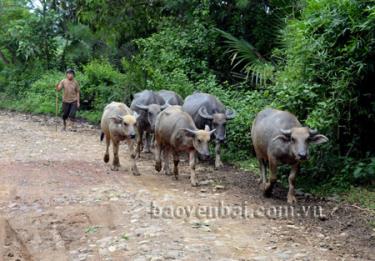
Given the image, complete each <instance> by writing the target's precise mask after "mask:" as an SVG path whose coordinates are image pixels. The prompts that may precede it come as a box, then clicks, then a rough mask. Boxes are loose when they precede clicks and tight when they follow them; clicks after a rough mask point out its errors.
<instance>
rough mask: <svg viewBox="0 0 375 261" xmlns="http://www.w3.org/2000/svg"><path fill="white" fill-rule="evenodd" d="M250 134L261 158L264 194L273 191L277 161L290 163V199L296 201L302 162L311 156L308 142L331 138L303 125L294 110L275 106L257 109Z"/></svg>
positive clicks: (267, 194) (260, 165)
mask: <svg viewBox="0 0 375 261" xmlns="http://www.w3.org/2000/svg"><path fill="white" fill-rule="evenodd" d="M251 138H252V141H253V146H254V149H255V153H256V157H257V159H258V161H259V167H260V172H261V176H262V189H263V192H264V195H265V196H270V195H271V193H272V188H273V186H274V184H275V182H276V180H277V175H276V174H277V164H278V163H281V164H288V165H291V166H292V170H291V172H290V174H289V178H288V181H289V192H288V203H290V204H292V203H296V202H297V200H296V197H295V195H294V186H295V177H296V174H297V172H298V170H299V164H300V162H301V161H304V160H307V159H308V156H309V153H308V147H309V144H320V143H324V142H327V141H328V138H327V137H326V136H324V135H322V134H319V133H318V132H317V131H316V130H312V129H310V128H308V127H302V125H301V123H300V122H299V121H298V119H297V118H296V116H294V115H293V114H291V113H289V112H286V111H279V110H274V109H265V110H263V111H261V112H259V113H258V115H257V117H256V118H255V120H254V123H253V126H252V129H251ZM267 163H268V165H269V168H270V172H271V175H270V178H269V182H266V172H267Z"/></svg>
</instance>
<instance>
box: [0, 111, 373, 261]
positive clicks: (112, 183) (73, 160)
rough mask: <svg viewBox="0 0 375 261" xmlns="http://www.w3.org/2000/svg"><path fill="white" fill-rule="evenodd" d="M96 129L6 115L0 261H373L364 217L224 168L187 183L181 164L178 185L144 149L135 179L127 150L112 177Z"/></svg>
mask: <svg viewBox="0 0 375 261" xmlns="http://www.w3.org/2000/svg"><path fill="white" fill-rule="evenodd" d="M98 134H99V132H98V130H96V129H95V128H93V127H92V126H90V125H87V124H80V126H79V131H78V132H76V133H72V132H66V133H62V132H60V131H58V132H56V131H55V126H54V119H51V118H47V117H41V116H30V115H26V114H17V113H9V112H0V213H1V218H0V260H46V261H47V260H48V261H50V260H56V261H58V260H138V261H140V260H375V253H374V246H375V232H374V230H373V229H372V228H371V227H370V226H369V225H368V221H369V219H371V218H373V217H371V216H370V215H369V213H367V212H365V211H361V210H359V209H356V208H353V207H350V206H348V205H345V204H339V203H336V202H331V201H329V202H327V201H322V200H317V199H313V198H306V197H302V196H300V197H299V203H298V205H296V206H295V207H294V208H290V207H289V206H287V205H286V202H285V196H286V192H285V191H284V190H283V189H282V188H277V189H276V191H275V197H274V198H271V199H264V198H263V197H262V196H261V193H260V192H259V189H258V183H257V181H256V178H255V176H254V175H252V174H251V173H246V172H242V171H239V170H237V169H234V168H231V167H228V166H227V167H225V168H224V169H222V170H220V171H214V170H213V168H212V166H210V165H206V164H200V165H199V167H198V168H197V173H198V177H199V180H200V183H201V185H200V186H199V187H197V188H192V187H191V186H190V184H189V180H188V177H189V176H188V173H189V172H188V167H187V163H186V162H184V161H183V162H182V163H181V167H182V168H181V171H180V173H181V177H180V179H179V180H178V181H176V180H173V179H172V178H171V177H167V176H164V175H162V174H156V172H155V170H154V168H153V161H152V156H151V155H145V154H142V158H141V159H140V161H139V170H140V172H141V174H142V175H141V176H139V177H135V176H132V175H130V174H129V171H128V164H127V161H128V153H127V150H126V148H125V146H123V145H122V147H121V154H120V161H121V163H122V167H121V169H120V171H119V172H111V171H110V168H109V166H108V165H105V164H104V163H103V161H102V157H103V153H104V144H101V143H100V142H99V136H98ZM199 209H201V210H199ZM199 211H200V212H199ZM215 211H217V212H215ZM220 211H221V212H220ZM225 211H227V212H225ZM245 211H246V213H245ZM198 212H199V213H198ZM280 213H281V214H280ZM285 213H287V214H285Z"/></svg>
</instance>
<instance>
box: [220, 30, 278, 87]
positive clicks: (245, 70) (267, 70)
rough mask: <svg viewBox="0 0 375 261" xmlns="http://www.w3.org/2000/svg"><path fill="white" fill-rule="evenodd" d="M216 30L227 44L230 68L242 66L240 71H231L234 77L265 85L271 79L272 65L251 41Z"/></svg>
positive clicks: (273, 68) (226, 52) (273, 69)
mask: <svg viewBox="0 0 375 261" xmlns="http://www.w3.org/2000/svg"><path fill="white" fill-rule="evenodd" d="M216 30H217V31H218V32H219V33H220V34H221V35H222V36H223V37H224V39H225V40H224V43H225V44H226V45H227V49H226V51H225V54H228V55H229V56H230V61H231V65H232V68H233V69H234V68H237V67H239V66H242V68H241V69H240V73H238V72H234V73H233V76H234V77H236V78H240V79H243V80H245V81H249V82H251V83H252V84H254V85H256V86H257V85H265V84H267V83H268V82H270V81H271V80H272V78H273V72H274V71H275V67H274V65H273V64H272V62H270V61H267V60H266V59H265V58H264V57H263V56H262V55H261V54H260V53H259V52H258V51H257V49H256V48H255V47H254V46H253V45H252V44H251V43H249V42H248V41H246V40H244V39H238V38H236V37H234V36H233V35H231V34H230V33H228V32H224V31H222V30H220V29H216Z"/></svg>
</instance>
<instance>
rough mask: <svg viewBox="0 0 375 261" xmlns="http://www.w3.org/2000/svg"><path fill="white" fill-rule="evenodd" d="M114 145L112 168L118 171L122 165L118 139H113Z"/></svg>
mask: <svg viewBox="0 0 375 261" xmlns="http://www.w3.org/2000/svg"><path fill="white" fill-rule="evenodd" d="M112 145H113V166H112V170H113V171H117V170H119V167H120V159H119V157H118V149H119V145H120V143H119V142H118V141H114V140H112Z"/></svg>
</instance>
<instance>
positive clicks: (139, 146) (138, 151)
mask: <svg viewBox="0 0 375 261" xmlns="http://www.w3.org/2000/svg"><path fill="white" fill-rule="evenodd" d="M137 132H138V135H137V149H136V156H137V157H138V158H140V157H141V149H142V139H143V131H142V130H140V129H139V128H138V129H137Z"/></svg>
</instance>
